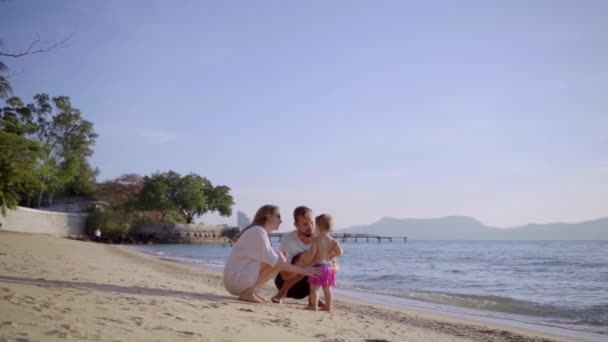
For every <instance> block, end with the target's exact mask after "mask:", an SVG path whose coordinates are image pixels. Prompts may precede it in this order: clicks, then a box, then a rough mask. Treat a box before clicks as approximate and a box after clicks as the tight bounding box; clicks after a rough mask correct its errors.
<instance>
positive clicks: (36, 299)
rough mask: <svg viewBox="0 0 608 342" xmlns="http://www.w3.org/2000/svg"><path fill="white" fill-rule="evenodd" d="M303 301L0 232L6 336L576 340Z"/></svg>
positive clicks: (115, 251) (151, 262)
mask: <svg viewBox="0 0 608 342" xmlns="http://www.w3.org/2000/svg"><path fill="white" fill-rule="evenodd" d="M265 291H266V293H265V294H266V295H267V296H270V295H271V294H272V293H273V291H274V289H273V287H272V286H271V284H270V283H269V284H268V285H267V288H266V289H265ZM303 308H304V302H303V301H301V302H298V301H293V300H288V301H287V302H286V303H284V304H282V305H277V304H263V305H254V304H249V303H243V302H239V301H237V300H236V298H234V297H232V296H229V295H228V294H227V293H226V291H225V290H224V288H223V286H222V279H221V275H220V274H219V273H218V272H215V271H208V270H203V269H201V268H197V267H194V266H189V265H183V264H177V263H174V262H170V261H164V260H160V259H156V258H154V257H152V256H148V255H145V254H140V253H137V252H135V251H131V250H127V249H126V248H124V247H120V246H113V245H102V244H96V243H92V242H82V241H74V240H68V239H63V238H58V237H51V236H45V235H33V234H20V233H11V232H0V342H3V341H22V342H24V341H58V340H66V339H70V340H82V341H573V340H574V339H570V338H563V337H558V336H551V335H542V334H539V333H535V332H529V331H525V330H520V329H515V328H510V327H500V326H493V325H490V324H485V323H481V322H474V321H466V320H462V319H456V318H451V317H447V316H441V315H438V314H432V313H426V312H417V311H414V310H406V309H401V308H393V307H386V306H378V305H370V304H368V303H364V302H360V301H354V300H350V299H348V298H342V297H339V298H338V300H337V302H336V309H335V311H334V312H333V313H326V312H310V311H306V310H303Z"/></svg>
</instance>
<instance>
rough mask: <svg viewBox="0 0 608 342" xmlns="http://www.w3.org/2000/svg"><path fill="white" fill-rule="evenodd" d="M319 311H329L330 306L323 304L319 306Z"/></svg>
mask: <svg viewBox="0 0 608 342" xmlns="http://www.w3.org/2000/svg"><path fill="white" fill-rule="evenodd" d="M319 311H327V312H331V308H330V307H328V306H327V305H324V306H322V307H320V308H319Z"/></svg>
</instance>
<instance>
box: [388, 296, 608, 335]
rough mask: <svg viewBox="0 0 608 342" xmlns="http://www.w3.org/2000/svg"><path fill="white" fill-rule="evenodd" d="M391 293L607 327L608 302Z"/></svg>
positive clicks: (436, 301)
mask: <svg viewBox="0 0 608 342" xmlns="http://www.w3.org/2000/svg"><path fill="white" fill-rule="evenodd" d="M395 295H397V296H400V297H405V298H408V299H415V300H421V301H426V302H431V303H436V304H446V305H452V306H459V307H466V308H472V309H479V310H487V311H496V312H504V313H510V314H517V315H527V316H536V317H552V318H554V319H556V321H559V322H567V323H570V324H584V325H595V326H602V327H608V305H606V304H603V305H594V306H591V307H586V308H570V307H562V306H557V305H548V304H539V303H534V302H530V301H524V300H518V299H514V298H510V297H501V296H483V295H472V294H460V293H447V292H433V291H406V292H402V293H396V294H395Z"/></svg>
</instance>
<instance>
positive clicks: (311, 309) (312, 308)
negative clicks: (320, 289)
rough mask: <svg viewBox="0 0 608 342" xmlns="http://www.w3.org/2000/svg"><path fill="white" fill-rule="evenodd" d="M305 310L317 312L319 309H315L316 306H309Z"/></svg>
mask: <svg viewBox="0 0 608 342" xmlns="http://www.w3.org/2000/svg"><path fill="white" fill-rule="evenodd" d="M304 310H310V311H317V310H318V309H317V308H315V307H314V306H310V305H308V306H307V307H305V308H304Z"/></svg>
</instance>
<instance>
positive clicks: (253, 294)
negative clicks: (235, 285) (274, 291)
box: [239, 265, 279, 303]
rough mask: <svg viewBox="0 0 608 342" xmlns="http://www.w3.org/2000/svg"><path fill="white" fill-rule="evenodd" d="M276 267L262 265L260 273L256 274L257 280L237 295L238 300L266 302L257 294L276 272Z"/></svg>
mask: <svg viewBox="0 0 608 342" xmlns="http://www.w3.org/2000/svg"><path fill="white" fill-rule="evenodd" d="M278 271H279V270H278V268H276V267H270V266H268V265H266V266H264V267H262V270H260V275H259V276H258V280H257V282H256V283H255V285H253V286H252V287H250V288H248V289H247V290H245V291H243V293H241V295H240V296H239V300H242V301H244V302H252V303H266V302H268V300H267V299H266V298H264V297H262V296H260V295H259V294H258V291H259V290H260V288H261V287H262V286H263V285H264V284H266V282H268V280H270V278H272V277H274V276H275V275H276V274H277V273H278Z"/></svg>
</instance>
